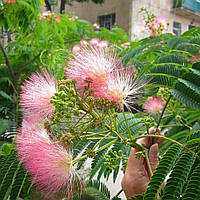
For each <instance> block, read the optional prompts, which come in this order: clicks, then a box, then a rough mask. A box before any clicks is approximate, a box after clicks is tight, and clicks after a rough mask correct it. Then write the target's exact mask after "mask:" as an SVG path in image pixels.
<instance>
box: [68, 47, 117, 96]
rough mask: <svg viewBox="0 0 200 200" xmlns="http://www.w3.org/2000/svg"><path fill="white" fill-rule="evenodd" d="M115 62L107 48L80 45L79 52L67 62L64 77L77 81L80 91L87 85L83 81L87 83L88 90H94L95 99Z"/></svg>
mask: <svg viewBox="0 0 200 200" xmlns="http://www.w3.org/2000/svg"><path fill="white" fill-rule="evenodd" d="M87 44H88V43H87ZM117 62H118V61H117V60H116V59H115V56H113V55H112V54H111V53H110V49H109V48H106V49H105V48H99V47H98V46H93V45H91V44H88V45H82V46H81V50H80V51H78V52H76V53H75V54H74V59H71V60H70V61H69V66H68V68H66V75H67V77H68V78H70V79H75V80H76V81H77V85H78V87H79V89H80V90H81V88H83V87H84V86H85V85H88V83H86V82H85V81H89V82H90V88H93V89H94V90H95V94H96V97H97V96H98V94H97V93H98V91H99V89H100V87H103V86H105V84H106V80H107V78H108V76H109V75H110V72H111V71H112V70H113V68H114V67H115V66H116V65H117Z"/></svg>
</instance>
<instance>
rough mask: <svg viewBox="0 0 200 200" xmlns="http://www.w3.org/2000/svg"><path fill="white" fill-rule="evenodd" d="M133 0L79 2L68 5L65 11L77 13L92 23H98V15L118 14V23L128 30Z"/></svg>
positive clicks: (116, 20)
mask: <svg viewBox="0 0 200 200" xmlns="http://www.w3.org/2000/svg"><path fill="white" fill-rule="evenodd" d="M130 3H131V0H105V3H104V4H102V5H98V4H95V3H92V2H88V3H77V2H73V6H66V9H65V12H66V13H68V14H74V15H77V16H78V17H79V18H80V19H85V20H87V21H89V22H91V23H92V24H94V23H97V16H102V15H108V14H112V13H115V14H116V19H115V22H116V25H117V26H118V27H120V28H123V29H124V30H125V31H126V32H128V31H129V30H131V29H130V14H129V13H130V9H131V7H130V5H131V4H130Z"/></svg>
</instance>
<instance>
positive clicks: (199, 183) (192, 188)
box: [181, 162, 200, 200]
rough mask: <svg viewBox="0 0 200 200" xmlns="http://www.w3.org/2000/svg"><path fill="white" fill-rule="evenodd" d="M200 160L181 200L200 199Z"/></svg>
mask: <svg viewBox="0 0 200 200" xmlns="http://www.w3.org/2000/svg"><path fill="white" fill-rule="evenodd" d="M199 174H200V162H198V164H197V166H196V168H195V169H194V170H193V172H192V174H191V176H190V179H189V181H188V183H187V186H186V189H185V191H184V193H183V197H182V198H181V200H194V199H200V176H199Z"/></svg>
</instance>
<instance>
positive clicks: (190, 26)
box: [188, 24, 196, 30]
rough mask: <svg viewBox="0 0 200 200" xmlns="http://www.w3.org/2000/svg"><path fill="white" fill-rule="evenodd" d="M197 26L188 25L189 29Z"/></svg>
mask: <svg viewBox="0 0 200 200" xmlns="http://www.w3.org/2000/svg"><path fill="white" fill-rule="evenodd" d="M195 27H196V26H193V25H191V24H190V25H188V30H190V29H192V28H195Z"/></svg>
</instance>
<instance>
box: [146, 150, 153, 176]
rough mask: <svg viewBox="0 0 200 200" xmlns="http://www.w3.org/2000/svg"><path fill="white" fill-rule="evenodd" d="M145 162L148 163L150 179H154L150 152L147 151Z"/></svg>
mask: <svg viewBox="0 0 200 200" xmlns="http://www.w3.org/2000/svg"><path fill="white" fill-rule="evenodd" d="M145 160H146V163H147V167H148V170H149V174H150V177H152V176H153V172H152V169H151V164H150V161H149V155H148V150H146V151H145Z"/></svg>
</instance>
